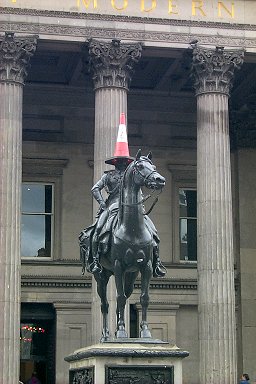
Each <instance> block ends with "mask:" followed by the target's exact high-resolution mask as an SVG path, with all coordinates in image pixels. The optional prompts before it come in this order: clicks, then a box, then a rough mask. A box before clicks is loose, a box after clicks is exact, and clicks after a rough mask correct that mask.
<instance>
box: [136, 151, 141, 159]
mask: <svg viewBox="0 0 256 384" xmlns="http://www.w3.org/2000/svg"><path fill="white" fill-rule="evenodd" d="M140 157H141V149H139V150H138V152H137V155H136V160H139V158H140Z"/></svg>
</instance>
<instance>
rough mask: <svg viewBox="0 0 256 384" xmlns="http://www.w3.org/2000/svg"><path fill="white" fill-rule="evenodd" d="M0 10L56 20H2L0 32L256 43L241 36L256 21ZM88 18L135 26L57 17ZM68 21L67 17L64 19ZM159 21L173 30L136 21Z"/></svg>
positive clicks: (215, 43)
mask: <svg viewBox="0 0 256 384" xmlns="http://www.w3.org/2000/svg"><path fill="white" fill-rule="evenodd" d="M0 14H10V15H14V16H15V15H20V16H25V17H26V16H27V15H29V16H36V17H38V16H44V17H49V18H52V19H54V18H58V23H57V21H56V24H54V23H51V22H49V24H48V23H44V24H43V23H40V22H38V19H37V20H36V21H35V22H33V21H31V22H30V23H28V22H25V21H24V22H21V21H4V20H2V21H1V23H0V33H1V32H5V31H12V32H16V33H31V34H37V35H40V34H43V35H46V36H47V35H48V36H51V35H56V36H62V37H63V36H72V37H74V38H76V39H75V40H77V38H79V39H81V38H83V39H84V40H89V39H92V38H95V39H97V38H98V39H120V40H132V41H137V42H144V41H147V42H162V43H166V44H170V43H180V44H182V45H183V46H185V45H188V44H189V43H190V42H191V40H193V39H197V40H198V41H199V43H200V44H201V45H202V44H205V45H208V46H209V45H213V46H225V47H240V48H241V47H243V48H253V47H256V37H250V38H249V37H245V36H243V34H244V32H245V31H256V25H249V24H229V23H220V22H205V21H193V20H172V19H153V18H151V19H150V18H147V19H145V18H140V17H128V16H113V15H95V14H81V13H69V12H57V11H39V10H33V9H21V8H16V9H13V8H4V7H2V8H0ZM60 18H62V19H71V20H72V19H81V20H84V19H87V20H97V21H105V22H113V21H118V22H127V23H137V24H138V28H137V29H129V28H128V27H127V28H124V29H120V28H118V29H115V28H112V27H111V26H112V25H113V23H111V26H110V25H109V26H106V27H104V28H103V27H101V28H94V27H87V26H82V25H81V26H80V25H75V26H74V25H67V24H66V23H64V21H63V24H60V23H59V21H60V20H59V19H60ZM67 23H68V21H67ZM142 23H143V24H155V25H156V24H158V25H168V26H169V27H170V28H171V29H172V28H173V29H174V32H172V31H155V30H150V28H148V30H147V31H145V30H144V28H143V29H140V27H139V24H142ZM175 27H186V28H184V30H187V29H188V27H189V29H190V32H189V33H185V32H180V33H177V32H175V30H176V28H175ZM198 27H200V28H201V29H202V28H203V29H204V31H206V30H209V29H216V30H218V31H219V30H220V29H222V30H223V29H225V30H236V31H237V30H240V31H241V34H240V35H236V36H227V35H226V34H225V35H222V36H221V35H219V34H217V33H215V34H207V33H202V34H200V33H196V30H195V32H194V31H193V28H198Z"/></svg>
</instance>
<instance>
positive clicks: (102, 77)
mask: <svg viewBox="0 0 256 384" xmlns="http://www.w3.org/2000/svg"><path fill="white" fill-rule="evenodd" d="M141 51H142V45H141V44H140V43H135V44H121V43H120V40H112V42H111V43H107V42H103V41H98V40H90V42H89V55H90V70H91V72H92V78H93V81H94V87H95V89H97V88H102V87H118V88H125V89H128V88H129V85H130V82H131V78H132V73H133V71H134V65H135V64H136V63H137V62H138V61H139V59H140V57H141Z"/></svg>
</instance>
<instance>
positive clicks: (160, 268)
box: [153, 262, 167, 277]
mask: <svg viewBox="0 0 256 384" xmlns="http://www.w3.org/2000/svg"><path fill="white" fill-rule="evenodd" d="M166 273H167V269H166V268H165V266H164V265H163V264H162V263H161V262H158V263H157V264H156V266H155V268H154V271H153V276H154V277H164V276H165V275H166Z"/></svg>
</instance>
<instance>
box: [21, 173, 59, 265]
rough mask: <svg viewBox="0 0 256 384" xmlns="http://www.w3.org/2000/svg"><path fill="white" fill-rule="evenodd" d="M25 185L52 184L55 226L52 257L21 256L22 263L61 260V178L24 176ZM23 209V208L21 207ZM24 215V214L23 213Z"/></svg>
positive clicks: (53, 226) (52, 232)
mask: <svg viewBox="0 0 256 384" xmlns="http://www.w3.org/2000/svg"><path fill="white" fill-rule="evenodd" d="M23 183H28V184H29V183H30V184H51V185H53V196H52V202H53V209H52V213H53V223H52V224H53V225H52V228H51V235H52V238H51V243H52V244H51V256H50V257H48V256H41V257H40V256H21V261H22V262H24V261H29V262H31V261H42V262H43V261H44V262H48V261H53V260H58V259H60V254H61V248H60V244H61V242H60V227H61V178H60V177H58V176H48V177H43V176H24V177H23V180H22V184H23ZM21 208H22V207H21ZM21 214H22V212H21Z"/></svg>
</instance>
